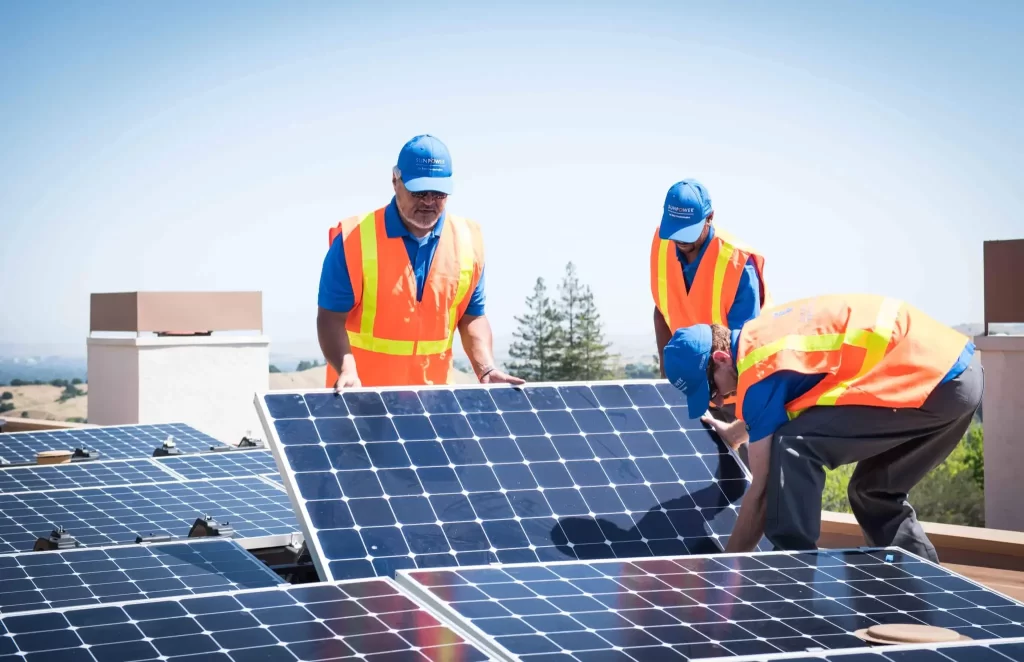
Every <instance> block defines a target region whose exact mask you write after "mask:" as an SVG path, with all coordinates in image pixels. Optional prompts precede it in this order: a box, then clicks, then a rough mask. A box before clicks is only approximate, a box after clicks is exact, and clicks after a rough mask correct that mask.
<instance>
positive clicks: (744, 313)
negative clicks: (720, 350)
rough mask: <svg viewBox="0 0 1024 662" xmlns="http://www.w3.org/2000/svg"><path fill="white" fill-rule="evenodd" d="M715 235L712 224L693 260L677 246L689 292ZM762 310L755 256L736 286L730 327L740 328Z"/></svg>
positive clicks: (747, 264)
mask: <svg viewBox="0 0 1024 662" xmlns="http://www.w3.org/2000/svg"><path fill="white" fill-rule="evenodd" d="M714 236H715V226H714V225H712V226H711V227H710V228H709V230H708V238H707V241H705V242H704V244H703V245H702V246H701V247H700V250H698V251H697V257H696V258H695V259H694V261H693V262H689V263H688V262H687V261H686V258H685V257H684V256H683V252H682V251H681V250H679V249H678V248H676V256H677V257H678V258H679V263H680V264H681V265H683V281H685V282H686V291H687V292H689V291H690V285H691V284H693V279H694V277H695V276H696V275H697V267H699V266H700V261H701V258H703V257H704V251H706V250H707V248H708V244H709V243H710V242H711V239H712V238H713V237H714ZM760 312H761V279H760V278H758V276H757V269H756V268H755V267H754V258H748V259H747V263H746V264H745V265H744V266H743V273H742V274H740V283H739V287H737V288H736V297H735V298H734V299H733V302H732V308H730V309H729V314H728V315H726V323H727V324H728V326H729V328H730V329H738V328H740V327H742V326H743V325H744V324H745V323H747V322H749V321H750V320H752V319H754V318H755V317H757V316H758V314H760Z"/></svg>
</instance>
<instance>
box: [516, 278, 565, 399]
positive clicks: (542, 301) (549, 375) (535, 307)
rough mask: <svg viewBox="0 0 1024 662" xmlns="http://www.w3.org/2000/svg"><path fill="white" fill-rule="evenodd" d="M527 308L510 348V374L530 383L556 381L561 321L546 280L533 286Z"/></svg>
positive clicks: (561, 344) (527, 300) (559, 352)
mask: <svg viewBox="0 0 1024 662" xmlns="http://www.w3.org/2000/svg"><path fill="white" fill-rule="evenodd" d="M526 309H527V312H526V314H525V315H523V316H521V317H516V318H515V319H516V322H517V323H518V324H519V327H518V328H517V329H516V330H515V331H514V332H513V334H512V335H513V337H514V338H515V340H513V341H512V344H511V345H510V346H509V349H508V353H509V356H510V357H511V358H512V359H513V360H512V361H510V362H509V364H508V369H509V372H510V373H511V374H513V375H516V376H517V377H521V378H522V379H525V380H527V381H530V382H544V381H557V380H558V379H559V376H558V367H559V366H560V365H561V362H562V346H563V340H562V328H561V318H560V315H559V311H558V308H557V307H556V306H555V305H554V302H552V301H551V298H550V297H549V296H548V291H547V286H546V285H545V284H544V279H543V278H538V279H537V282H536V284H535V285H534V286H533V294H532V295H531V296H529V297H527V299H526Z"/></svg>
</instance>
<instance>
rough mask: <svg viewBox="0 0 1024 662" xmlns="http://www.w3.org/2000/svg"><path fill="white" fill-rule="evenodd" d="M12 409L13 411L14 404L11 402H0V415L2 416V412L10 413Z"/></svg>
mask: <svg viewBox="0 0 1024 662" xmlns="http://www.w3.org/2000/svg"><path fill="white" fill-rule="evenodd" d="M13 409H14V403H13V402H0V414H3V413H4V412H8V411H11V410H13Z"/></svg>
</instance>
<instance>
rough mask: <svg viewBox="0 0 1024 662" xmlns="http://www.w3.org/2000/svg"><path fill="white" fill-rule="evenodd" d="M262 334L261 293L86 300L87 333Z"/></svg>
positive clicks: (94, 296)
mask: <svg viewBox="0 0 1024 662" xmlns="http://www.w3.org/2000/svg"><path fill="white" fill-rule="evenodd" d="M242 330H258V331H260V332H262V331H263V293H262V292H106V293H93V294H92V295H90V300H89V331H90V332H93V331H133V332H155V333H160V332H164V333H175V334H191V333H208V332H211V331H242Z"/></svg>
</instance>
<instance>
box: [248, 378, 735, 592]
mask: <svg viewBox="0 0 1024 662" xmlns="http://www.w3.org/2000/svg"><path fill="white" fill-rule="evenodd" d="M257 407H258V409H259V410H260V415H261V417H262V420H263V423H264V427H265V431H266V436H267V438H268V439H269V445H270V447H271V449H272V451H273V452H274V454H275V457H276V458H277V461H278V465H279V467H280V468H281V469H282V472H281V473H282V477H283V480H284V484H285V486H286V487H287V488H288V490H289V493H290V494H291V496H292V499H293V503H294V505H295V508H296V511H297V513H298V514H299V520H300V522H301V523H302V525H303V533H304V534H305V538H306V541H307V544H309V545H310V547H311V553H312V556H313V559H314V562H315V563H316V564H317V569H318V570H319V572H320V575H321V577H323V578H325V579H342V578H352V577H367V576H374V575H378V576H393V574H394V572H395V571H396V570H397V569H400V568H415V567H439V566H452V565H476V564H482V563H497V562H503V563H525V562H546V561H559V560H565V559H574V558H615V557H635V556H661V555H672V554H694V553H701V552H710V551H721V550H722V549H723V548H724V545H725V544H726V541H727V539H728V535H729V532H730V531H731V530H732V526H733V524H734V522H735V520H736V508H737V506H738V504H739V501H740V498H741V497H742V495H743V493H744V491H745V490H746V486H747V484H748V483H747V476H746V473H745V472H744V470H743V469H742V467H741V465H740V463H739V462H738V461H737V460H736V457H735V456H734V455H733V454H731V453H730V452H729V451H728V449H727V448H726V447H725V446H724V445H722V444H721V442H719V441H717V440H716V439H715V438H714V437H713V436H712V435H711V434H710V433H709V432H708V431H707V430H705V429H704V428H703V427H701V426H700V425H699V423H698V424H696V425H695V422H694V421H690V420H689V419H688V418H687V417H686V412H685V406H684V403H683V401H682V397H681V395H680V393H679V392H678V391H677V390H676V389H674V388H673V387H672V386H670V385H669V384H666V383H654V382H625V383H598V384H594V385H582V384H562V385H536V386H527V387H525V388H522V389H519V388H511V387H508V386H498V387H483V386H478V387H472V388H435V387H429V388H420V389H382V390H367V389H361V390H360V389H357V390H353V391H345V392H344V393H342V394H341V395H340V396H336V395H334V394H333V393H332V392H327V393H325V392H322V391H319V392H292V393H282V392H274V393H269V394H266V395H265V396H263V397H262V399H257Z"/></svg>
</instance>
